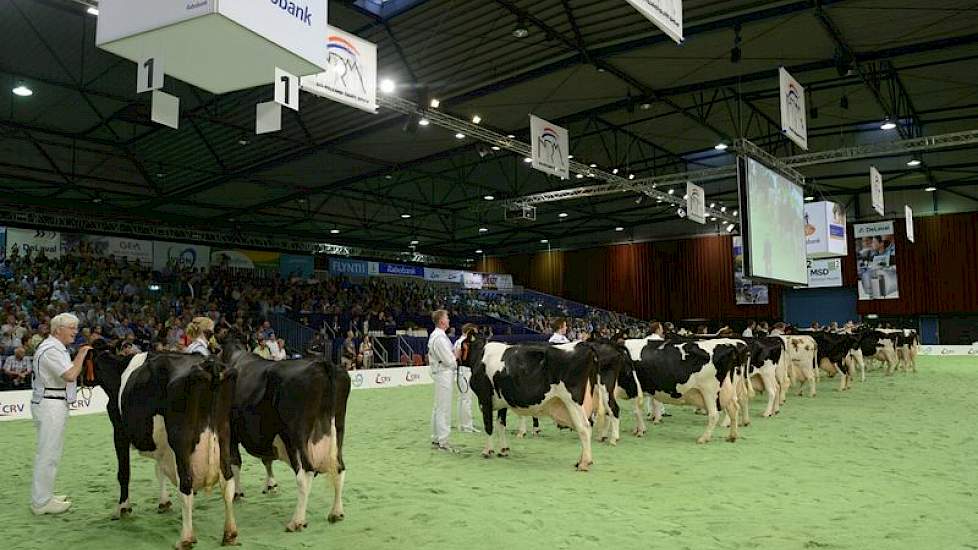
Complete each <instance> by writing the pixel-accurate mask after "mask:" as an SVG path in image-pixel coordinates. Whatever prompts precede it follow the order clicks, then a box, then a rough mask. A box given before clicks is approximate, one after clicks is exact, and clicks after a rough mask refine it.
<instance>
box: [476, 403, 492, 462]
mask: <svg viewBox="0 0 978 550" xmlns="http://www.w3.org/2000/svg"><path fill="white" fill-rule="evenodd" d="M479 408H481V409H482V426H483V427H484V428H485V429H486V447H485V448H484V449H482V458H489V457H491V456H492V455H493V453H494V452H495V451H493V447H492V436H493V433H492V431H493V422H492V405H491V404H489V403H485V402H483V401H482V399H480V400H479Z"/></svg>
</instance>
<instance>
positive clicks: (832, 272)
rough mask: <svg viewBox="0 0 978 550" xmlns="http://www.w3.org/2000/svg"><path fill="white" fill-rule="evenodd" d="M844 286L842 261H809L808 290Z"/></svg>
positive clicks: (832, 259) (834, 259)
mask: <svg viewBox="0 0 978 550" xmlns="http://www.w3.org/2000/svg"><path fill="white" fill-rule="evenodd" d="M839 286H842V260H841V259H839V258H828V259H825V260H815V259H811V258H809V260H808V288H825V287H839Z"/></svg>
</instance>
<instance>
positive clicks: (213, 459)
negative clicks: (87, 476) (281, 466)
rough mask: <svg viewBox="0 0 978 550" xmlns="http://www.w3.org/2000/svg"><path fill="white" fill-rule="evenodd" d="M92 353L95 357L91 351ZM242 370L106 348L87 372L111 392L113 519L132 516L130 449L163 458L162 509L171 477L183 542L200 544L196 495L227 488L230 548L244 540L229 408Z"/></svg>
mask: <svg viewBox="0 0 978 550" xmlns="http://www.w3.org/2000/svg"><path fill="white" fill-rule="evenodd" d="M89 357H92V355H91V354H90V355H89ZM235 378H236V372H235V371H233V370H227V369H225V370H222V369H221V368H220V365H219V363H218V362H217V361H215V360H214V359H213V358H207V357H204V356H202V355H188V354H182V353H140V354H138V355H134V356H131V357H128V356H127V357H121V356H116V355H114V354H112V353H111V352H109V351H107V350H106V349H105V347H104V346H100V347H99V348H98V349H97V350H96V351H94V358H93V364H92V365H91V367H90V368H88V369H87V370H86V371H85V372H83V376H82V381H83V382H84V383H85V384H90V385H100V386H102V388H103V389H104V390H105V393H106V394H107V395H108V397H109V404H108V407H106V408H107V410H108V413H109V420H110V421H111V422H112V431H113V439H114V442H115V452H116V458H117V460H118V480H119V504H118V506H117V508H116V511H115V513H114V514H113V519H119V518H121V517H122V516H125V515H128V514H131V513H132V506H131V505H130V504H129V475H130V474H129V472H130V469H129V468H130V466H129V448H130V446H132V447H133V448H135V449H136V450H137V451H139V453H140V454H141V455H143V456H146V457H150V458H152V459H154V460H155V461H156V476H157V479H158V480H159V482H160V501H159V507H158V510H159V511H160V512H164V511H167V510H169V509H170V507H171V501H170V495H169V492H168V491H167V487H166V480H167V479H169V480H170V482H171V483H173V484H174V485H176V486H178V487H179V489H180V499H181V501H182V508H183V510H182V512H183V528H182V531H181V534H180V540H179V541H178V542H177V545H176V547H177V548H180V549H187V548H190V547H192V546H193V544H194V543H196V542H197V539H196V537H195V536H194V529H193V505H194V495H195V493H196V492H197V491H198V490H201V489H206V490H209V489H210V488H212V487H214V486H215V485H220V486H221V487H222V489H223V497H224V513H225V519H224V538H223V544H224V545H233V544H236V543H237V536H238V528H237V524H236V522H235V519H234V504H233V501H234V492H235V483H234V478H233V473H232V470H231V461H230V441H231V437H230V422H229V418H230V412H231V399H232V397H233V394H234V385H235Z"/></svg>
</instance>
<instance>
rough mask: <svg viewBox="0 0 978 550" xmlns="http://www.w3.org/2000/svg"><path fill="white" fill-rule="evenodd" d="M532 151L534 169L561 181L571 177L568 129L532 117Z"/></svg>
mask: <svg viewBox="0 0 978 550" xmlns="http://www.w3.org/2000/svg"><path fill="white" fill-rule="evenodd" d="M530 149H531V155H530V156H531V157H532V159H533V167H534V168H536V169H537V170H540V171H541V172H545V173H547V174H551V175H554V176H559V177H560V179H564V180H565V179H568V178H569V177H570V159H569V158H568V154H569V152H570V143H569V139H568V137H567V130H566V129H564V128H561V127H560V126H557V125H556V124H550V123H549V122H547V121H546V120H543V119H542V118H540V117H537V116H533V115H530Z"/></svg>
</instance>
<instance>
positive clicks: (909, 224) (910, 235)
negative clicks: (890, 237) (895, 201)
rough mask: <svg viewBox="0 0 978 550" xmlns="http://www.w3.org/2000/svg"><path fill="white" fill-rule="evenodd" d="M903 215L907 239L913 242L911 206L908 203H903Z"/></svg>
mask: <svg viewBox="0 0 978 550" xmlns="http://www.w3.org/2000/svg"><path fill="white" fill-rule="evenodd" d="M903 215H904V217H905V218H906V219H907V240H908V241H910V242H913V208H910V205H909V204H905V205H903Z"/></svg>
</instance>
